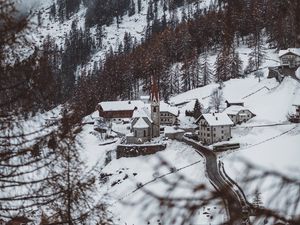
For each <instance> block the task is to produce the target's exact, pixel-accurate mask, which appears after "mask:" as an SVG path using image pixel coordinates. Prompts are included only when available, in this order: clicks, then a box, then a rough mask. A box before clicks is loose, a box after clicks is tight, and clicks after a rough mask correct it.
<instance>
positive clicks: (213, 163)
mask: <svg viewBox="0 0 300 225" xmlns="http://www.w3.org/2000/svg"><path fill="white" fill-rule="evenodd" d="M182 141H183V142H185V143H186V144H188V145H191V146H192V147H194V149H195V150H196V152H197V153H198V154H200V155H201V156H202V157H204V158H205V159H206V171H207V176H208V178H209V179H210V180H211V182H212V183H213V185H214V186H215V188H216V189H217V192H218V194H219V195H220V197H221V198H222V199H223V200H224V202H225V205H226V206H227V209H228V212H229V217H230V218H229V221H228V224H230V225H241V224H248V223H247V221H249V218H248V216H247V212H245V210H246V206H245V202H244V201H243V200H242V199H240V197H239V196H241V195H240V194H239V193H237V191H235V190H234V188H233V187H232V186H231V185H230V183H228V182H227V181H226V180H225V179H224V177H223V176H222V175H221V172H220V170H219V166H218V160H217V156H216V155H215V153H214V152H213V151H212V150H210V149H207V148H205V147H204V146H202V145H199V144H198V143H196V142H194V141H193V140H190V139H187V138H183V140H182Z"/></svg>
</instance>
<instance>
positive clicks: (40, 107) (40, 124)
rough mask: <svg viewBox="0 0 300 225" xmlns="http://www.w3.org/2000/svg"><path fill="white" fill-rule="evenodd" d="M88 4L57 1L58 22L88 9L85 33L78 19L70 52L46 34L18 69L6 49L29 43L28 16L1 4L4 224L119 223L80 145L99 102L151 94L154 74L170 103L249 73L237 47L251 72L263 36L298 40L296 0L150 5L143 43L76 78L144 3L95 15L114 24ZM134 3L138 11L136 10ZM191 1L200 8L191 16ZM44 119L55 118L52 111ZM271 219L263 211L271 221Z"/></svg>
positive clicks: (127, 42)
mask: <svg viewBox="0 0 300 225" xmlns="http://www.w3.org/2000/svg"><path fill="white" fill-rule="evenodd" d="M111 1H112V2H116V1H117V0H115V1H113V0H111ZM90 2H91V1H87V0H86V1H80V0H77V1H73V0H58V1H57V3H56V4H55V5H52V6H51V9H50V12H51V15H50V17H51V18H52V20H60V21H64V20H68V19H69V18H70V17H72V15H74V14H75V13H76V12H77V11H78V10H79V8H80V7H81V5H82V3H83V5H84V6H85V7H87V15H86V21H85V24H87V26H86V28H85V29H81V28H78V26H77V23H78V22H79V21H74V22H73V24H72V29H71V31H70V32H69V33H68V34H67V35H66V37H65V44H64V46H63V47H60V46H58V45H57V44H56V42H55V40H54V39H53V38H51V37H50V36H48V37H47V38H46V39H45V41H44V43H43V45H42V47H41V48H36V49H35V51H34V53H33V54H32V55H31V56H30V57H29V58H27V59H26V60H18V59H16V61H15V63H14V65H11V64H7V63H6V62H7V54H6V53H7V49H9V48H12V49H13V48H14V45H13V44H15V43H16V42H24V43H23V44H24V45H26V44H28V40H26V34H27V33H28V32H31V30H30V18H27V17H17V18H16V17H14V16H13V15H14V13H15V7H14V4H13V1H11V0H2V1H0V9H1V10H0V24H4V25H3V26H1V25H0V34H1V35H0V62H1V63H0V93H1V94H0V148H1V151H0V193H1V196H0V220H1V222H2V219H4V220H9V219H12V218H13V217H16V216H20V215H22V216H23V215H26V216H28V215H29V216H32V217H33V218H41V221H40V224H41V225H42V224H44V225H45V224H48V225H49V224H69V225H75V224H112V219H111V215H110V214H109V212H108V211H107V205H105V204H104V203H103V202H102V201H101V200H100V201H97V200H95V199H94V197H95V192H96V191H97V185H100V184H98V183H97V182H96V180H97V179H96V178H97V176H99V171H95V170H93V169H91V170H90V171H86V164H85V162H84V161H83V160H82V159H81V158H80V143H78V140H77V134H78V133H80V131H81V129H82V126H81V125H82V124H81V123H82V118H83V117H84V116H86V115H87V114H90V113H91V112H93V111H94V110H95V105H96V104H97V103H98V102H100V101H102V100H115V99H134V98H136V97H138V94H139V91H140V88H143V89H144V90H145V91H147V90H148V89H149V82H150V76H155V78H156V79H157V80H158V83H159V85H160V90H161V95H162V97H163V98H164V99H165V100H167V99H168V98H169V97H170V96H171V95H173V94H177V93H180V92H184V91H187V90H190V89H193V88H196V87H199V86H204V85H207V84H209V83H210V82H212V81H217V82H222V81H225V80H228V79H231V78H235V77H241V76H243V74H244V71H241V67H240V60H239V56H238V54H237V53H236V51H235V49H236V47H237V46H239V45H240V44H247V45H249V46H251V48H252V49H253V52H252V53H251V56H252V57H251V58H250V62H249V68H248V70H249V71H253V70H255V69H257V68H258V67H259V66H260V64H261V60H262V57H263V48H262V44H263V39H267V42H268V43H269V45H270V47H275V48H278V49H280V48H286V47H293V46H296V45H297V44H299V43H297V42H299V40H298V36H299V33H298V32H299V30H300V29H299V26H300V25H299V23H300V20H299V16H300V15H299V13H297V12H299V7H300V3H299V1H297V0H294V1H287V0H286V1H282V0H280V1H279V0H275V1H274V0H273V1H271V0H265V1H263V0H237V1H221V0H220V1H218V4H217V5H215V6H212V7H211V8H208V9H205V10H201V9H199V8H197V4H196V3H197V1H192V0H191V1H184V0H173V1H172V0H169V1H167V0H165V1H164V0H161V1H158V0H156V1H151V0H150V1H149V4H148V6H147V7H148V10H147V11H148V13H147V15H148V16H147V19H148V21H147V27H146V32H145V38H144V39H143V40H142V41H141V42H139V41H138V40H135V38H134V37H132V35H131V34H130V33H128V32H127V33H125V35H124V40H123V41H122V43H120V45H119V46H115V47H116V48H115V49H116V50H113V48H111V50H110V51H109V52H107V54H106V60H105V61H104V62H95V64H94V67H93V68H92V69H91V70H82V71H79V72H78V69H77V68H78V66H79V65H84V64H86V63H87V62H88V61H89V59H90V58H91V56H92V55H93V53H95V52H96V51H100V50H101V38H102V36H103V32H102V29H103V27H102V26H103V24H109V23H112V22H113V20H118V21H121V20H122V16H123V15H124V14H125V13H128V14H129V13H130V14H135V13H139V4H140V3H139V2H140V1H133V0H131V1H124V4H125V5H124V6H122V9H120V10H117V11H116V10H115V8H106V5H105V4H104V5H101V6H102V7H104V8H101V7H100V9H98V10H104V11H105V12H106V13H108V14H109V16H108V18H105V19H103V18H97V17H95V20H94V21H89V19H88V18H89V16H90V18H92V17H94V15H93V13H98V12H95V11H93V5H90ZM92 2H94V4H97V3H99V2H101V1H96V0H95V1H92ZM133 3H134V4H136V8H135V9H137V10H133V9H132V5H133ZM126 4H127V5H126ZM191 4H193V7H195V9H196V10H195V12H194V11H193V13H191V11H190V10H189V6H190V5H191ZM111 6H113V7H121V6H118V5H117V6H116V5H114V4H111ZM161 6H163V7H162V11H163V12H164V13H165V14H167V13H168V14H170V15H171V16H170V20H167V19H166V18H167V17H166V16H163V17H162V18H158V16H157V11H158V9H159V8H160V7H161ZM107 7H108V6H107ZM178 7H181V10H182V18H180V19H179V18H178V16H177V15H176V13H175V9H176V8H178ZM125 9H127V10H128V11H127V12H126V10H125ZM124 10H125V11H124ZM113 11H114V12H115V13H116V14H115V15H112V14H111V12H113ZM88 14H90V15H89V16H88ZM116 17H118V18H116ZM112 18H113V19H112ZM94 25H95V26H96V30H97V32H96V35H95V36H92V35H91V33H90V30H89V27H91V26H94ZM211 51H213V52H217V53H218V60H217V63H216V65H210V64H209V62H208V60H207V55H208V54H209V52H211ZM199 56H200V61H199ZM173 66H175V68H173ZM77 73H79V74H77ZM141 83H143V87H141V86H140V84H141ZM62 103H65V104H64V107H61V108H63V109H62V110H59V109H60V107H57V106H58V105H59V104H62ZM53 108H55V110H54V111H57V112H52V113H53V116H54V118H55V119H54V120H51V119H50V120H47V123H46V124H45V120H44V119H41V117H42V115H41V114H39V113H40V112H44V111H48V110H50V109H53ZM35 114H37V116H36V117H34V115H35ZM47 116H48V117H49V118H52V117H51V116H52V114H51V113H50V112H49V115H47ZM28 118H30V120H29V121H28ZM284 178H285V177H283V179H284ZM284 182H287V183H288V184H290V183H293V182H294V181H293V180H284ZM283 184H284V183H283ZM198 188H199V187H198ZM217 197H219V196H217ZM172 204H173V203H172ZM41 209H45V211H46V212H45V213H43V210H41ZM272 213H274V212H270V211H267V210H266V211H262V214H264V215H270V214H271V215H272ZM274 214H275V213H274ZM275 215H276V214H275ZM297 222H298V221H296V222H295V223H294V224H297Z"/></svg>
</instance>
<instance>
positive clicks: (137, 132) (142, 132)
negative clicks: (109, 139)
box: [126, 128, 152, 144]
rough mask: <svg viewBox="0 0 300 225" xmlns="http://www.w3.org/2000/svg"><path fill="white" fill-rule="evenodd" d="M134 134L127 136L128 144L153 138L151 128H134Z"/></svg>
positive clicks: (139, 142)
mask: <svg viewBox="0 0 300 225" xmlns="http://www.w3.org/2000/svg"><path fill="white" fill-rule="evenodd" d="M132 132H133V135H132V136H127V137H126V141H127V144H141V143H145V142H147V141H150V140H151V137H152V136H151V129H150V128H133V129H132Z"/></svg>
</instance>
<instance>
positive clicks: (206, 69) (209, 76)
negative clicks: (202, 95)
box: [201, 53, 213, 86]
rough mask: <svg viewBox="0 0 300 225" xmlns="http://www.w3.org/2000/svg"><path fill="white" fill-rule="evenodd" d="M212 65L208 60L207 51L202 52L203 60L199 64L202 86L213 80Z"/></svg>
mask: <svg viewBox="0 0 300 225" xmlns="http://www.w3.org/2000/svg"><path fill="white" fill-rule="evenodd" d="M211 68H212V66H211V64H210V63H209V62H208V58H207V53H205V54H204V57H203V61H202V64H201V74H202V84H203V86H205V85H208V84H209V83H211V81H212V80H213V71H212V69H211Z"/></svg>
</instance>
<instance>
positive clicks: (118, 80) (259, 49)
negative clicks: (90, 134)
mask: <svg viewBox="0 0 300 225" xmlns="http://www.w3.org/2000/svg"><path fill="white" fill-rule="evenodd" d="M197 2H198V1H193V0H191V1H184V0H176V1H175V0H174V1H167V0H150V1H148V5H147V7H148V8H147V25H146V30H145V36H144V37H145V38H144V39H142V40H141V42H139V41H138V40H136V38H135V37H133V36H132V35H131V34H130V33H129V32H126V33H125V35H124V37H123V40H122V41H121V42H120V43H119V46H112V47H111V49H110V50H109V51H108V52H107V53H106V57H105V61H101V62H96V61H95V62H94V66H93V68H92V69H82V70H80V71H78V66H84V65H85V64H86V63H87V62H88V61H89V60H90V58H91V57H92V55H93V54H94V53H95V52H97V51H101V46H102V43H101V42H102V38H103V35H104V34H103V25H109V24H111V23H112V22H113V21H114V20H116V21H117V23H120V21H122V16H124V15H125V14H128V15H129V16H130V15H134V14H138V13H139V12H140V8H141V1H140V0H137V1H134V0H131V1H130V0H128V1H121V2H120V1H114V0H110V1H109V3H110V4H108V2H107V4H102V2H101V0H93V1H84V0H83V1H80V0H77V1H63V0H58V1H57V2H56V4H55V3H54V4H53V5H52V6H51V7H50V8H51V9H50V17H51V19H52V20H60V21H64V20H68V19H69V18H70V17H71V16H72V15H73V14H75V13H76V12H78V10H79V8H80V7H81V6H82V5H83V6H84V7H87V10H86V16H85V24H86V27H85V29H83V28H78V25H77V24H78V22H79V21H76V20H75V21H73V24H72V29H71V31H70V33H69V34H67V35H66V37H65V44H64V47H58V46H57V45H56V43H55V40H53V38H51V37H50V36H48V37H47V38H46V39H45V41H44V43H43V45H42V47H41V48H40V49H36V50H35V52H34V54H33V55H31V56H30V57H29V58H28V59H27V60H23V61H22V62H17V63H15V65H13V66H6V67H5V68H4V69H5V71H6V73H10V74H14V73H18V71H21V70H22V71H24V75H23V76H26V74H33V75H34V76H33V77H34V86H35V89H36V90H38V91H37V96H38V97H39V98H37V99H36V100H34V101H37V102H36V103H35V104H34V108H35V111H38V110H47V109H49V108H52V107H54V106H55V105H58V104H60V103H63V102H66V101H68V100H70V99H81V98H84V99H87V100H88V101H86V104H85V105H86V106H85V107H84V108H85V110H86V112H85V114H88V113H90V112H91V111H92V110H94V106H95V105H96V103H97V102H99V101H101V100H114V99H135V98H137V97H138V95H139V93H140V91H141V90H140V89H141V84H142V89H143V90H144V91H147V90H148V89H149V77H150V76H151V75H153V76H155V77H156V78H157V80H158V83H159V85H160V86H161V88H160V90H161V92H162V93H161V95H162V97H163V98H164V99H165V100H166V101H167V100H168V98H169V97H170V96H171V95H174V94H178V93H181V92H185V91H188V90H191V89H194V88H196V87H201V86H204V85H207V84H208V83H210V82H211V81H217V82H222V81H226V80H228V79H230V78H236V77H241V76H244V74H245V73H249V72H251V71H255V70H257V69H258V68H259V67H260V65H261V64H262V62H263V60H264V51H265V45H264V43H265V42H267V43H268V44H269V47H270V48H277V49H283V48H287V47H295V46H296V45H297V44H299V35H300V34H299V30H300V18H299V13H297V12H299V11H300V3H299V2H298V1H296V0H293V1H287V0H284V1H279V0H275V1H274V0H272V1H271V0H267V1H265V0H234V1H226V0H219V1H217V3H216V4H213V5H211V6H210V7H209V8H205V9H200V8H199V7H198V4H197ZM178 7H181V18H178V14H177V11H176V9H177V8H178ZM191 7H192V8H193V10H191V9H192V8H191ZM136 9H137V10H136ZM159 10H161V11H162V12H163V14H162V15H163V16H162V17H161V18H159V17H158V11H159ZM99 15H101V17H99ZM166 15H170V16H169V17H170V18H169V19H167V16H166ZM93 26H95V27H96V34H95V35H91V33H90V27H93ZM241 44H246V45H248V46H249V47H250V48H251V49H252V52H251V53H250V59H249V62H248V66H247V68H246V70H245V71H242V66H241V60H240V57H239V55H238V53H237V52H236V48H237V47H238V46H240V45H241ZM212 51H213V52H216V53H217V55H218V57H217V60H216V63H215V65H210V63H209V62H208V61H207V56H208V54H209V53H210V52H212ZM83 68H84V67H83ZM45 80H47V85H44V82H45ZM44 87H46V88H44ZM86 87H88V88H86ZM85 89H88V90H85ZM81 95H82V96H81ZM83 96H84V97H83ZM38 99H40V100H41V101H39V100H38ZM24 104H26V103H24Z"/></svg>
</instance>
